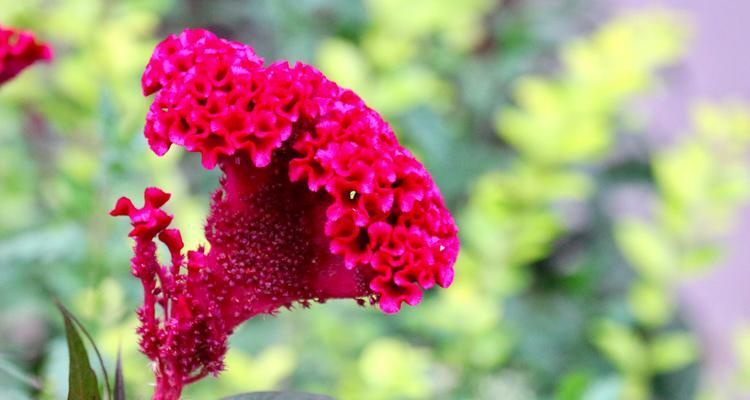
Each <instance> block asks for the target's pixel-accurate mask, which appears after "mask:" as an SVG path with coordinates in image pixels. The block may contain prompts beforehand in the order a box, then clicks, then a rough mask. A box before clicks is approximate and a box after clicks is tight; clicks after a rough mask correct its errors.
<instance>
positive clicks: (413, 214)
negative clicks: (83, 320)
mask: <svg viewBox="0 0 750 400" xmlns="http://www.w3.org/2000/svg"><path fill="white" fill-rule="evenodd" d="M142 85H143V92H144V95H146V96H148V95H152V94H155V96H154V99H153V104H152V105H151V108H150V110H149V113H148V116H147V120H146V127H145V136H146V138H147V139H148V143H149V145H150V147H151V149H152V150H153V151H154V152H155V153H156V154H158V155H163V154H164V153H166V152H167V151H168V150H169V148H170V147H171V146H172V145H173V144H175V145H179V146H182V147H184V148H186V149H187V150H188V151H191V152H198V153H200V154H201V157H202V164H203V166H204V167H205V168H209V169H210V168H214V167H215V166H217V165H218V166H219V168H221V170H222V171H223V173H224V174H223V177H222V178H221V182H220V184H221V187H220V188H219V189H218V190H217V191H216V192H215V193H214V194H213V196H212V198H211V210H210V214H209V215H208V217H207V221H206V226H205V234H206V240H207V242H208V244H209V247H208V248H203V247H201V248H198V249H197V250H192V251H187V252H183V242H182V239H181V236H180V232H179V231H178V230H176V229H171V228H168V226H169V224H170V222H171V221H172V216H170V215H169V214H167V213H166V212H165V211H163V210H162V206H163V205H164V204H165V203H166V202H167V200H168V199H169V194H167V193H165V192H163V191H161V190H160V189H157V188H149V189H146V192H145V196H144V197H145V202H144V205H143V206H142V207H140V208H138V207H136V206H135V205H133V203H132V202H131V201H130V200H129V199H127V198H121V199H120V200H119V201H118V202H117V205H116V207H115V208H114V209H113V210H112V212H111V214H112V215H124V216H129V217H130V219H131V221H132V225H133V230H132V231H131V232H130V236H131V237H132V238H133V239H134V240H135V248H134V251H135V257H134V258H133V259H132V272H133V274H134V275H135V276H136V277H138V278H139V279H140V280H141V281H142V283H143V288H144V292H145V304H144V305H143V306H142V307H141V308H140V309H139V310H138V316H139V318H140V322H141V326H140V328H139V333H140V335H141V349H142V351H143V352H144V353H145V354H146V355H147V356H148V357H149V358H150V359H151V360H153V361H154V362H155V367H154V368H155V373H156V377H157V386H156V393H155V395H154V398H157V399H174V398H178V397H179V394H180V390H181V388H182V387H183V386H184V385H185V384H187V383H190V382H193V381H195V380H197V379H200V378H201V377H203V376H205V375H206V374H217V373H218V372H219V371H221V369H222V368H223V364H222V360H223V356H224V354H225V352H226V350H227V337H228V336H229V335H230V334H231V333H232V330H233V329H235V327H237V326H238V325H239V324H240V323H242V322H243V321H246V320H247V319H249V318H251V317H253V316H255V315H258V314H273V313H275V312H276V311H277V310H278V309H279V308H281V307H291V306H293V305H294V304H300V305H302V306H303V307H306V306H308V305H309V304H310V302H324V301H326V300H328V299H335V298H352V299H356V300H357V301H358V302H359V303H360V304H364V303H365V302H367V301H369V302H370V303H371V304H375V303H377V304H378V306H379V307H380V309H381V310H382V311H384V312H386V313H395V312H397V311H399V309H400V306H401V304H402V303H407V304H409V305H416V304H417V303H419V302H420V300H421V299H422V290H423V289H429V288H431V287H433V286H435V285H438V286H441V287H447V286H449V285H450V284H451V281H452V280H453V264H454V261H455V259H456V255H457V252H458V247H459V243H458V239H457V228H456V226H455V224H454V222H453V219H452V217H451V215H450V213H449V211H448V210H447V209H446V207H445V205H444V203H443V200H442V198H441V196H440V193H439V191H438V189H437V187H436V186H435V184H434V183H433V181H432V179H431V177H430V175H429V174H428V173H427V171H426V170H425V169H424V167H423V166H422V165H421V164H420V163H419V162H418V161H417V160H416V159H415V158H414V157H413V156H412V155H411V154H410V153H409V151H407V150H406V149H404V148H403V147H401V146H400V145H399V143H398V141H397V140H396V137H395V136H394V134H393V132H392V131H391V129H390V127H389V126H388V124H387V123H385V122H384V121H383V119H382V118H381V117H380V115H378V113H377V112H375V111H373V110H372V109H370V108H368V107H367V106H366V105H365V104H364V102H363V101H362V100H361V99H360V98H359V97H358V96H357V95H356V94H355V93H354V92H352V91H351V90H347V89H343V88H341V87H339V86H338V85H336V84H335V83H334V82H331V81H330V80H328V79H327V78H326V77H325V76H323V74H322V73H320V72H319V71H317V70H316V69H315V68H313V67H311V66H309V65H305V64H301V63H297V64H296V65H294V66H290V65H289V64H288V63H286V62H279V63H275V64H271V65H269V66H264V64H263V60H262V59H261V58H260V57H258V56H257V55H256V54H255V52H254V51H253V49H252V48H251V47H249V46H247V45H244V44H241V43H236V42H231V41H228V40H224V39H220V38H218V37H216V36H215V35H213V34H212V33H210V32H207V31H205V30H186V31H184V32H183V33H182V34H180V35H179V36H170V37H168V38H167V39H166V40H164V41H163V42H161V43H160V44H159V45H158V46H157V47H156V49H155V51H154V54H153V56H152V58H151V60H150V62H149V63H148V65H147V67H146V70H145V72H144V74H143V79H142ZM156 239H158V240H159V241H161V242H163V243H164V244H165V245H166V247H167V248H168V249H169V252H170V253H171V265H168V266H164V265H160V264H159V262H158V261H157V258H156V248H157V246H156V242H155V240H156ZM157 305H158V307H159V308H160V310H158V311H157Z"/></svg>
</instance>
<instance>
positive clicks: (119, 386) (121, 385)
mask: <svg viewBox="0 0 750 400" xmlns="http://www.w3.org/2000/svg"><path fill="white" fill-rule="evenodd" d="M114 400H125V376H124V375H123V373H122V351H121V349H117V366H116V367H115V392H114Z"/></svg>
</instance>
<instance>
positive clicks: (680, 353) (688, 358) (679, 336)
mask: <svg viewBox="0 0 750 400" xmlns="http://www.w3.org/2000/svg"><path fill="white" fill-rule="evenodd" d="M698 351H699V350H698V343H697V342H696V340H695V338H694V337H693V336H692V335H690V334H689V333H686V332H675V333H665V334H662V335H661V336H658V337H656V338H655V339H654V340H653V342H652V343H651V346H650V349H649V353H650V356H651V364H652V365H653V368H654V370H655V371H656V372H671V371H676V370H678V369H681V368H684V367H686V366H687V365H689V364H690V363H693V362H695V360H696V359H697V358H698Z"/></svg>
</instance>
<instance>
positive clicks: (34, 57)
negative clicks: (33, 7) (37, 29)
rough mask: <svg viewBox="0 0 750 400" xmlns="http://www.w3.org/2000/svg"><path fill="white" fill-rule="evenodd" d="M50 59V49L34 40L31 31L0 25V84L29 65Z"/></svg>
mask: <svg viewBox="0 0 750 400" xmlns="http://www.w3.org/2000/svg"><path fill="white" fill-rule="evenodd" d="M51 59H52V50H51V49H50V48H49V46H47V45H46V44H41V43H38V42H37V41H36V39H35V38H34V34H33V33H31V32H25V31H18V30H15V29H12V28H5V27H3V26H0V85H2V84H3V83H5V82H7V81H9V80H10V79H12V78H13V77H15V76H16V75H18V74H19V73H20V72H21V71H23V70H24V69H25V68H26V67H28V66H29V65H31V64H33V63H35V62H37V61H40V60H43V61H49V60H51Z"/></svg>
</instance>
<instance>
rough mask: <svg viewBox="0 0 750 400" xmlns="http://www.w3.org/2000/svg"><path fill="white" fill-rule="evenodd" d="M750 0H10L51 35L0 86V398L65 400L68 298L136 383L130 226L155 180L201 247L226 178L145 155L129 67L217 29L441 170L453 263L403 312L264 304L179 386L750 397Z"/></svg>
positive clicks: (592, 399) (142, 382)
mask: <svg viewBox="0 0 750 400" xmlns="http://www.w3.org/2000/svg"><path fill="white" fill-rule="evenodd" d="M749 18H750V3H746V2H744V1H737V0H715V1H705V0H689V1H685V0H672V1H666V0H665V1H661V2H657V1H638V0H618V1H615V0H610V1H605V0H505V1H503V2H498V1H491V0H465V1H448V0H411V1H398V0H332V1H324V0H305V1H299V0H253V1H227V0H220V1H219V0H217V1H203V0H171V1H151V0H119V1H113V0H24V1H18V0H0V24H4V25H9V26H16V27H23V28H28V29H31V30H33V31H35V32H37V34H38V35H39V36H40V37H41V38H42V39H43V40H46V41H49V42H51V43H52V45H53V46H54V48H55V52H56V58H55V60H54V62H53V63H51V64H49V65H38V66H34V67H33V68H32V69H30V70H28V71H26V72H24V73H23V74H22V75H21V76H19V77H18V78H17V79H16V80H14V81H12V82H11V83H9V84H7V85H5V86H3V87H2V88H0V398H3V399H10V400H12V399H26V398H41V399H61V398H64V397H65V394H66V393H67V387H66V386H67V353H66V348H65V347H66V346H65V342H64V337H63V336H62V335H63V332H62V324H61V320H60V317H59V316H58V315H57V314H56V311H55V310H54V307H53V305H52V299H53V297H58V298H60V299H61V300H62V302H63V303H65V304H67V305H68V306H69V308H71V310H72V311H73V312H74V313H75V314H76V315H78V316H79V318H80V319H81V320H82V322H83V323H84V324H85V325H86V326H87V327H88V328H89V330H90V331H91V332H92V334H93V335H94V337H95V339H96V340H97V342H98V343H99V344H100V348H101V349H102V351H103V353H104V357H105V359H106V361H107V362H108V363H109V365H113V363H114V359H115V356H116V353H117V348H118V346H121V347H122V351H123V358H124V368H125V374H126V383H127V386H128V391H129V395H130V396H129V397H132V398H134V399H137V398H148V396H149V394H150V393H151V390H152V388H151V386H150V382H151V379H152V376H151V372H150V367H149V365H148V363H147V360H146V359H145V357H143V356H142V355H141V354H140V353H139V352H138V351H137V345H136V337H135V334H134V328H135V325H136V320H135V315H134V312H133V310H134V309H135V307H136V306H137V305H138V304H139V303H140V301H141V293H140V286H139V283H138V281H137V280H136V279H134V278H132V277H131V276H130V275H129V261H128V260H129V258H130V246H131V244H130V242H129V240H128V239H127V229H128V227H127V226H126V225H127V224H125V223H123V221H116V220H114V219H112V218H110V217H108V216H107V215H106V213H107V211H108V210H109V209H110V207H111V206H112V204H114V201H115V199H116V198H117V197H119V196H120V195H128V196H135V197H139V196H140V193H142V190H143V188H144V187H145V186H150V185H157V186H160V187H162V188H164V189H165V190H166V191H168V192H172V193H173V194H174V197H173V199H174V200H173V201H171V202H170V205H169V209H170V211H172V212H174V213H175V214H176V215H177V216H178V218H177V219H176V221H175V226H177V227H179V228H180V229H181V230H182V232H183V234H184V235H185V237H186V241H187V244H188V246H189V247H193V246H194V245H197V244H198V243H201V242H202V241H203V235H202V225H203V218H204V216H205V215H206V212H207V209H208V204H209V193H211V192H212V191H213V190H214V189H215V187H216V185H217V172H216V171H205V170H204V169H202V168H201V167H200V166H199V160H198V158H197V156H195V155H194V154H187V153H185V152H182V151H180V150H181V149H174V150H173V151H171V152H170V153H169V154H168V155H167V156H165V157H163V158H158V157H156V156H155V155H154V154H152V153H151V152H150V151H149V150H148V147H147V145H146V143H145V140H144V138H143V136H142V127H143V122H144V117H145V113H146V111H147V107H148V103H149V100H148V99H145V98H143V97H142V96H141V92H140V84H139V79H140V74H141V72H142V70H143V67H144V66H145V64H146V62H147V60H148V57H149V55H150V53H151V51H152V50H153V47H154V45H155V44H156V43H157V42H158V41H159V40H160V39H161V38H163V37H164V36H165V35H167V34H170V33H176V32H179V31H180V30H182V29H183V28H185V27H205V28H208V29H211V30H213V31H214V32H216V33H217V34H220V35H222V36H225V37H229V38H231V39H234V40H239V41H243V42H246V43H249V44H251V45H252V46H253V47H255V49H256V51H257V52H258V53H259V54H260V55H262V56H264V57H265V58H266V59H267V60H277V59H288V60H292V61H293V60H301V61H304V62H307V63H311V64H314V65H316V66H317V67H319V68H320V69H321V70H323V71H324V72H325V73H326V74H328V76H329V77H331V78H332V79H334V80H336V81H338V82H339V83H340V84H342V85H344V86H348V87H351V88H353V89H355V90H356V91H357V92H358V93H360V94H361V95H362V96H363V97H364V98H365V99H366V100H367V101H368V102H369V104H370V105H371V106H373V107H374V108H376V109H378V110H379V111H380V112H381V113H382V114H383V115H384V117H385V118H386V120H388V121H389V122H390V123H391V124H392V125H393V127H394V129H395V131H396V132H397V134H398V135H399V137H400V140H401V141H402V143H404V144H405V145H406V146H408V147H409V148H410V149H412V150H413V151H414V152H415V154H417V156H418V157H419V158H420V159H421V160H422V161H423V162H424V164H425V165H426V166H427V168H428V169H429V170H430V171H431V172H432V174H433V177H434V178H435V180H436V181H437V183H438V185H439V186H440V188H441V190H442V192H443V194H444V196H445V198H446V201H447V203H448V204H449V206H450V208H451V209H452V211H453V212H454V214H455V216H456V218H457V221H458V224H459V227H460V229H461V239H462V252H461V255H460V257H459V261H458V263H457V265H456V271H457V273H456V280H455V282H454V284H453V286H452V287H451V288H450V289H448V290H436V291H431V292H430V293H429V294H428V295H427V297H426V299H425V300H424V301H423V303H422V304H421V305H419V306H418V307H414V308H411V307H406V308H405V309H403V310H402V311H401V313H399V314H398V315H396V316H386V315H382V314H381V313H380V312H378V311H377V310H371V309H366V308H361V307H358V306H357V305H356V304H355V303H354V302H348V301H347V302H344V301H334V302H330V303H328V304H325V305H315V306H313V307H312V309H310V310H304V311H302V310H294V311H284V312H281V313H280V315H278V316H277V317H267V318H256V319H254V320H252V321H250V322H248V323H246V324H244V325H243V326H242V327H241V328H240V329H239V331H238V332H237V333H236V334H235V335H234V336H233V338H232V349H231V351H230V352H229V355H228V357H227V370H226V371H225V372H224V373H223V374H222V375H221V376H220V377H219V378H218V379H213V378H212V379H206V380H204V381H201V382H200V383H197V384H195V385H193V386H191V387H190V389H189V390H188V391H187V393H186V394H185V398H186V399H211V398H218V397H220V396H222V395H229V394H233V393H238V392H243V391H250V390H265V389H281V390H284V389H292V390H303V391H311V392H319V393H325V394H329V395H333V396H336V397H337V398H339V399H342V400H348V399H355V400H356V399H364V400H370V399H372V400H378V399H383V400H386V399H505V400H515V399H518V400H521V399H556V400H576V399H586V400H609V399H625V400H631V399H632V400H640V399H665V400H667V399H674V400H678V399H679V400H682V399H701V400H714V399H715V400H723V399H742V398H750V272H748V267H749V266H750V261H748V257H750V248H749V246H748V245H747V241H748V239H749V238H750V227H748V225H750V224H747V222H748V221H750V213H749V212H748V209H747V207H746V206H747V204H748V199H749V198H750V177H749V175H748V173H749V172H750V170H749V169H748V164H747V160H748V150H749V149H750V105H749V104H748V103H747V101H748V100H750V79H748V78H747V73H748V71H750V52H748V51H747V40H746V38H747V37H748V36H749V35H750V25H748V24H747V21H748V19H749Z"/></svg>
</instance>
